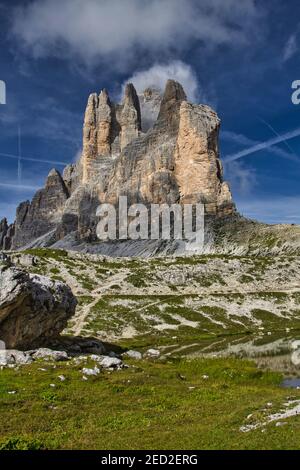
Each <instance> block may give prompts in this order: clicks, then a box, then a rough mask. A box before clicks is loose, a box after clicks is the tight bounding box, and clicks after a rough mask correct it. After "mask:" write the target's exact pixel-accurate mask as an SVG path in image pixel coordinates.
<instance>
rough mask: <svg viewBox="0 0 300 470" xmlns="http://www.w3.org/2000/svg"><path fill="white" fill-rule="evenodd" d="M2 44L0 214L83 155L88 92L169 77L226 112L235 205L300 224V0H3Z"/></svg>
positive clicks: (224, 134) (224, 142) (116, 91)
mask: <svg viewBox="0 0 300 470" xmlns="http://www.w3.org/2000/svg"><path fill="white" fill-rule="evenodd" d="M0 42H1V49H0V80H3V81H4V82H5V83H6V88H7V96H6V105H0V219H1V218H2V217H3V216H7V217H8V218H9V219H10V220H12V219H13V218H14V212H15V209H16V206H17V204H18V203H19V202H20V201H22V200H25V199H30V198H31V197H32V195H33V194H34V192H35V188H38V187H41V186H42V185H43V182H44V180H45V177H46V175H47V174H48V172H49V171H50V169H51V168H52V167H53V166H55V167H57V168H58V169H60V170H62V169H63V165H64V164H67V163H69V162H73V161H74V160H75V159H76V158H77V156H78V154H79V152H80V148H81V134H82V120H83V113H84V109H85V105H86V101H87V97H88V95H89V93H91V92H94V91H97V92H99V91H100V89H101V88H104V87H105V88H107V89H108V90H109V92H110V94H111V95H112V97H113V98H118V97H119V96H120V93H121V89H122V86H123V84H124V83H125V82H126V81H127V80H129V79H130V80H133V81H134V83H135V84H136V85H137V86H138V87H139V88H142V87H143V86H144V85H145V86H147V85H148V84H151V83H153V84H157V85H160V86H163V84H164V81H165V79H166V78H167V77H168V76H170V77H171V78H176V79H178V80H179V81H181V82H183V85H184V86H185V88H186V91H187V93H188V95H189V97H190V98H191V99H195V100H196V101H198V102H201V103H205V104H209V105H211V106H212V107H213V108H215V109H216V111H217V112H218V114H219V115H220V118H221V120H222V131H221V136H220V137H221V138H220V149H221V156H222V160H223V162H224V168H225V175H226V179H227V180H229V182H230V183H231V186H232V191H233V195H234V199H235V201H236V203H237V207H238V210H239V211H240V212H241V213H242V214H244V215H246V216H249V217H252V218H256V219H258V220H261V221H266V222H270V223H277V222H283V223H300V185H299V181H300V131H299V133H298V129H300V105H298V106H296V105H294V104H293V103H292V100H291V95H292V92H293V90H292V82H293V81H295V80H300V68H299V51H300V4H299V1H297V0H287V1H285V2H282V1H281V0H269V1H268V0H266V1H264V2H262V1H255V0H243V2H241V1H240V0H226V1H225V2H224V1H222V0H147V1H146V0H145V1H144V0H27V1H17V0H16V1H13V0H10V1H7V2H5V1H1V0H0ZM18 129H20V135H21V140H20V144H21V145H20V148H19V140H18ZM298 134H299V135H298ZM284 136H285V138H284ZM275 139H276V140H275ZM274 142H275V143H276V142H277V143H276V145H275V143H274ZM260 144H263V145H260ZM19 151H21V154H22V156H23V159H22V161H21V169H20V168H19V170H18V161H17V160H16V159H14V158H11V157H8V156H7V155H8V154H9V155H18V152H19ZM28 159H32V160H28ZM53 162H55V163H53Z"/></svg>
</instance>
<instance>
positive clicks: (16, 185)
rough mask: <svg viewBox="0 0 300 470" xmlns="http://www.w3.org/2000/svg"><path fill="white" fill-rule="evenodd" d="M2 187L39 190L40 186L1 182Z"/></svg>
mask: <svg viewBox="0 0 300 470" xmlns="http://www.w3.org/2000/svg"><path fill="white" fill-rule="evenodd" d="M0 187H1V188H13V189H19V190H26V191H37V190H38V189H41V188H39V187H38V186H29V185H28V186H27V185H25V184H15V183H0Z"/></svg>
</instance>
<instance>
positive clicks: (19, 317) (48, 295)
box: [0, 264, 77, 350]
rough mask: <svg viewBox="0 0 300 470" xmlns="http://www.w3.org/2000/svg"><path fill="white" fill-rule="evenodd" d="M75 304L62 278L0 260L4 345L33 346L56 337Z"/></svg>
mask: <svg viewBox="0 0 300 470" xmlns="http://www.w3.org/2000/svg"><path fill="white" fill-rule="evenodd" d="M76 304H77V301H76V298H75V297H74V295H73V294H72V291H71V289H70V288H69V287H68V286H67V285H65V284H63V283H62V282H60V281H54V280H51V279H49V278H47V277H44V276H39V275H32V274H28V273H26V272H25V271H23V270H21V269H19V268H17V267H15V266H8V265H6V264H2V265H1V264H0V340H2V341H3V342H4V343H5V345H6V348H7V349H16V348H18V349H21V350H25V349H32V348H35V347H39V346H42V345H43V344H45V342H46V341H48V340H49V339H51V338H55V337H57V336H58V335H59V333H60V332H61V331H62V330H63V329H64V328H65V327H66V326H67V321H68V319H69V318H70V317H72V316H73V315H74V313H75V308H76Z"/></svg>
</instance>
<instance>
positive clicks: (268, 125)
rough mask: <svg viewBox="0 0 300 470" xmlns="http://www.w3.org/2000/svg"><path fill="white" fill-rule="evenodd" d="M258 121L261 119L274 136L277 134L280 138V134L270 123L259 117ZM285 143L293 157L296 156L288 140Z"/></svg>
mask: <svg viewBox="0 0 300 470" xmlns="http://www.w3.org/2000/svg"><path fill="white" fill-rule="evenodd" d="M258 119H259V120H260V121H261V122H263V123H264V124H265V125H266V126H267V127H268V128H269V129H270V130H271V131H272V132H273V134H275V135H276V136H277V137H280V134H278V132H277V131H276V130H275V129H274V127H273V126H271V124H270V123H269V122H267V121H265V120H264V119H263V118H261V117H258ZM283 143H284V145H285V146H286V148H287V149H288V150H289V151H290V153H291V154H292V155H294V156H296V155H295V152H294V150H293V149H292V147H291V146H290V144H288V143H287V141H286V140H284V141H283Z"/></svg>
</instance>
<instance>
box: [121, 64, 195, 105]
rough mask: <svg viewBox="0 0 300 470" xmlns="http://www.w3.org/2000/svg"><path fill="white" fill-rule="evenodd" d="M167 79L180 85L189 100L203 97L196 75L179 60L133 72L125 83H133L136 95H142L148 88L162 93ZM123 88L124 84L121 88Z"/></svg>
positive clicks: (188, 66)
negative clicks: (154, 88) (153, 88)
mask: <svg viewBox="0 0 300 470" xmlns="http://www.w3.org/2000/svg"><path fill="white" fill-rule="evenodd" d="M169 78H171V79H173V80H176V81H178V82H179V83H181V85H182V86H183V88H184V90H185V92H186V94H187V97H188V99H189V100H191V101H193V102H195V101H197V99H198V98H199V95H201V96H203V95H202V93H201V91H200V90H199V84H198V80H197V76H196V73H195V72H194V70H193V69H192V67H191V66H190V65H188V64H185V63H184V62H182V61H180V60H176V61H172V62H169V63H167V64H154V65H153V66H152V67H150V68H149V69H147V70H141V71H139V72H135V73H134V74H133V75H132V76H131V77H130V78H129V79H128V80H126V83H128V82H130V83H133V84H134V86H135V88H136V90H137V92H138V93H142V92H143V91H144V90H145V89H146V88H148V87H156V88H158V89H159V90H161V91H163V90H164V88H165V85H166V82H167V80H168V79H169ZM124 86H125V84H124V85H123V88H124Z"/></svg>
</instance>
